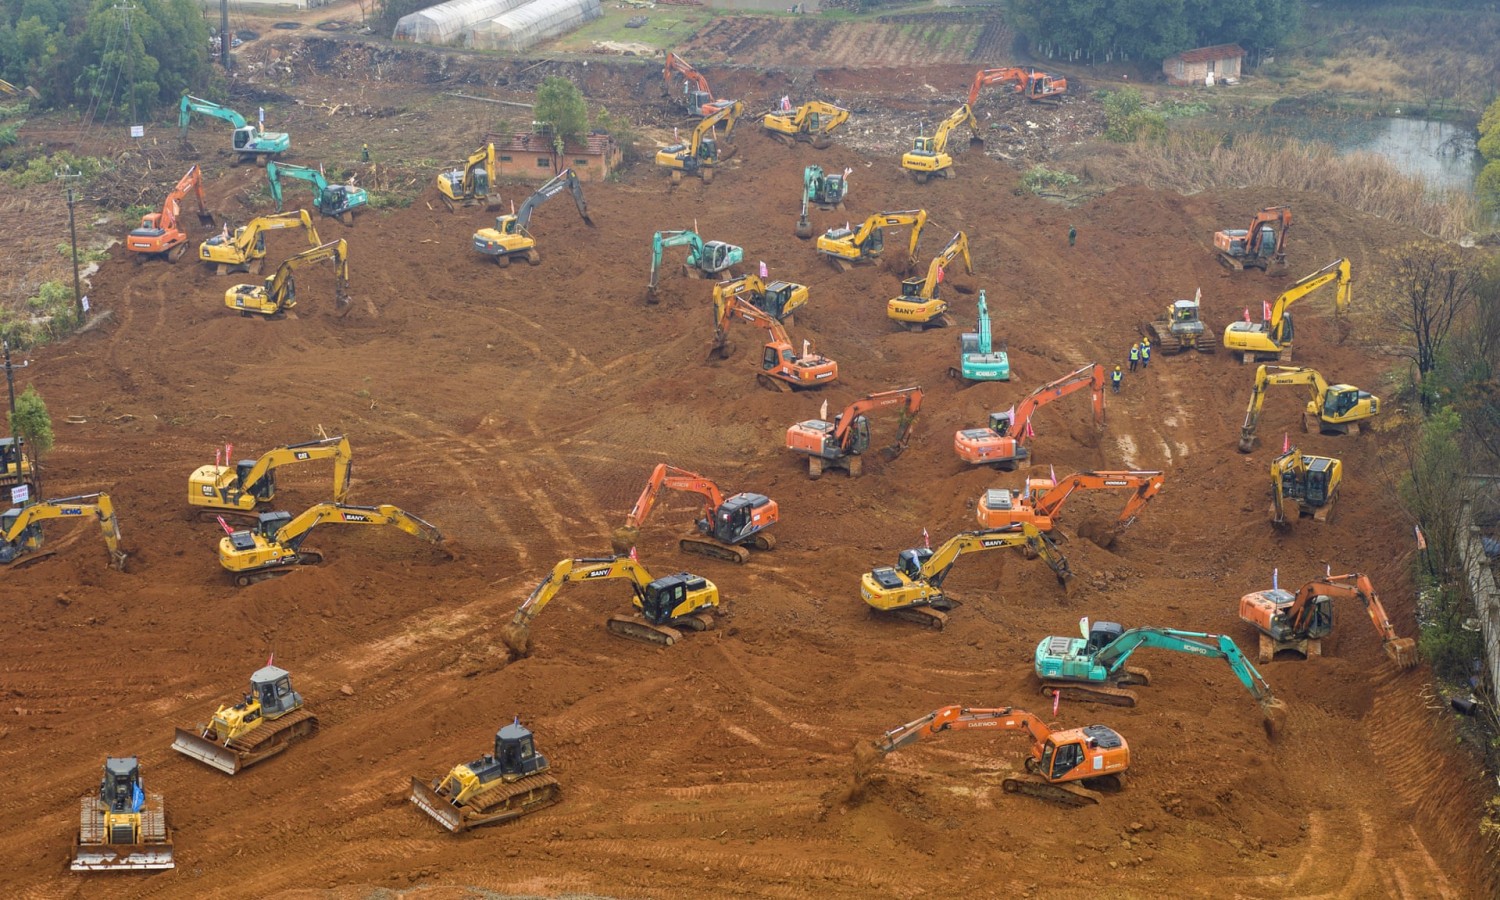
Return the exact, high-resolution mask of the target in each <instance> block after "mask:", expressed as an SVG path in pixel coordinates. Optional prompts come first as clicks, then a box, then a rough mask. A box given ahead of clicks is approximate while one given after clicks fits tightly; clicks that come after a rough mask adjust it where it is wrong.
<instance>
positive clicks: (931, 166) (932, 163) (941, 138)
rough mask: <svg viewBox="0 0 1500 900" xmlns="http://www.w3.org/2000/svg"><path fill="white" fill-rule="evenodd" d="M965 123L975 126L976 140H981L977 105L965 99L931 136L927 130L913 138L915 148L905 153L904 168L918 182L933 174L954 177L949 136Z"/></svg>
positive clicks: (940, 123) (971, 126) (923, 182)
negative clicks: (966, 101) (976, 115)
mask: <svg viewBox="0 0 1500 900" xmlns="http://www.w3.org/2000/svg"><path fill="white" fill-rule="evenodd" d="M965 123H967V124H968V126H969V128H970V129H971V130H972V132H973V137H974V140H976V141H977V140H979V139H980V138H979V120H978V119H976V118H974V110H973V108H972V107H970V106H969V104H967V103H965V104H964V105H963V106H960V107H959V108H958V109H956V110H954V111H953V113H952V115H950V116H948V118H946V119H944V120H943V121H941V122H939V123H938V127H937V129H936V130H935V131H933V133H932V136H931V137H928V136H927V135H925V134H924V135H921V136H919V137H917V138H916V140H914V141H912V145H911V149H910V150H908V151H906V153H905V154H903V155H902V157H901V168H903V169H905V170H906V171H908V172H910V173H911V177H912V180H913V181H915V182H916V183H917V184H926V183H927V181H928V179H930V178H932V177H933V176H937V177H938V178H952V177H953V157H952V156H950V155H949V154H948V138H949V136H950V135H952V133H953V129H955V128H957V127H958V126H960V125H963V124H965Z"/></svg>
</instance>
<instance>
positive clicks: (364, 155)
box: [359, 144, 370, 162]
mask: <svg viewBox="0 0 1500 900" xmlns="http://www.w3.org/2000/svg"><path fill="white" fill-rule="evenodd" d="M359 158H360V160H362V161H363V162H369V161H370V145H369V144H365V145H364V146H363V147H360V148H359Z"/></svg>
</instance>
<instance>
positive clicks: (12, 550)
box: [0, 492, 127, 572]
mask: <svg viewBox="0 0 1500 900" xmlns="http://www.w3.org/2000/svg"><path fill="white" fill-rule="evenodd" d="M86 516H93V517H94V518H95V519H96V520H97V521H98V522H99V529H100V531H101V532H102V533H103V535H104V543H105V546H106V547H108V548H109V559H110V565H111V566H112V567H114V568H116V569H119V570H120V571H121V572H123V571H125V559H126V555H127V554H126V553H125V552H124V551H123V550H121V549H120V521H119V519H118V518H116V517H115V506H114V502H113V501H111V500H110V498H109V495H108V494H105V493H102V492H101V493H98V494H82V495H79V496H77V497H63V498H61V499H58V500H43V501H40V502H38V503H34V504H32V505H31V506H27V507H24V508H21V509H11V510H8V511H7V512H6V513H5V514H4V515H3V516H0V564H9V563H11V562H13V561H15V560H16V559H17V558H19V557H21V556H24V555H25V554H27V553H30V552H32V551H34V550H37V549H39V548H40V547H41V532H40V529H39V528H36V526H38V525H40V524H41V523H42V522H45V521H48V520H51V519H81V518H84V517H86ZM33 529H35V530H33Z"/></svg>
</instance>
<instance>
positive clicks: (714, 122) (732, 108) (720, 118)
mask: <svg viewBox="0 0 1500 900" xmlns="http://www.w3.org/2000/svg"><path fill="white" fill-rule="evenodd" d="M744 112H745V104H743V103H741V102H740V101H738V100H736V101H734V102H733V103H731V104H729V105H728V106H726V107H724V108H723V109H720V110H719V111H717V112H715V113H714V114H713V115H710V116H704V117H703V121H701V122H699V123H698V124H697V125H696V126H694V127H693V139H692V142H691V143H689V144H688V151H689V154H690V155H692V156H697V155H698V145H699V144H701V143H703V138H704V137H706V136H707V135H709V134H711V133H712V132H713V130H714V128H716V127H717V126H718V125H719V123H720V122H723V123H724V143H726V144H728V143H729V137H730V135H732V134H734V125H735V123H736V122H738V121H739V119H740V116H741V115H743V114H744Z"/></svg>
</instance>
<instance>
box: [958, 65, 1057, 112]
mask: <svg viewBox="0 0 1500 900" xmlns="http://www.w3.org/2000/svg"><path fill="white" fill-rule="evenodd" d="M1007 82H1015V85H1016V93H1018V94H1022V95H1024V96H1025V97H1026V99H1027V100H1029V101H1031V102H1032V103H1040V102H1043V101H1047V100H1061V99H1062V96H1063V95H1064V94H1066V93H1067V92H1068V79H1066V78H1056V77H1053V76H1051V75H1048V74H1047V73H1046V72H1038V71H1037V70H1035V69H1015V68H1011V69H980V70H979V71H978V72H975V73H974V83H973V84H972V85H970V87H969V108H970V109H973V107H974V104H975V103H976V102H978V100H979V90H980V88H984V87H988V86H989V85H992V84H1005V83H1007Z"/></svg>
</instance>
